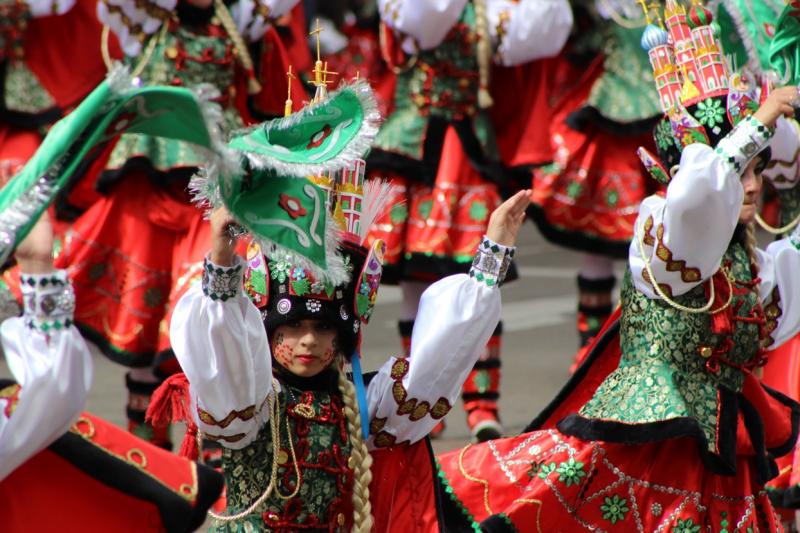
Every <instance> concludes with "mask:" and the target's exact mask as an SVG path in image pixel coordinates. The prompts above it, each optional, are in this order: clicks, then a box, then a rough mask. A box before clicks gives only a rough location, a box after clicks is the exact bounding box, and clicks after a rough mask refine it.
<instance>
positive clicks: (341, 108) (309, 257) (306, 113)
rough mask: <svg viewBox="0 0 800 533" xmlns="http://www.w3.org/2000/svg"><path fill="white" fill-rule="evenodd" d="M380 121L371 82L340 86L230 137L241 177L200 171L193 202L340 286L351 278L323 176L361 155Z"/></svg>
mask: <svg viewBox="0 0 800 533" xmlns="http://www.w3.org/2000/svg"><path fill="white" fill-rule="evenodd" d="M380 121H381V117H380V113H379V112H378V110H377V104H376V101H375V97H374V94H373V92H372V89H371V88H370V86H369V84H367V83H366V82H364V81H359V82H355V83H352V84H348V85H344V86H343V87H341V88H340V89H338V90H337V91H335V92H332V93H331V94H330V96H329V97H328V98H326V99H325V100H323V101H321V102H318V103H312V104H309V105H308V106H306V107H305V108H303V109H302V110H300V111H298V112H297V113H294V114H292V115H290V116H288V117H284V118H281V119H276V120H271V121H268V122H265V123H263V124H259V125H257V126H253V127H250V128H247V129H245V130H242V131H239V132H235V133H234V134H233V136H232V138H231V140H230V142H229V143H228V148H229V149H231V150H233V151H234V152H236V153H238V154H239V156H240V158H241V171H240V172H235V173H224V172H219V171H218V169H217V168H216V167H215V166H214V165H209V166H207V167H205V168H203V169H201V171H200V173H199V174H198V175H197V176H195V177H194V178H193V179H192V185H191V187H192V189H193V194H194V197H195V199H196V200H197V201H199V202H200V203H202V204H205V205H206V207H208V208H211V209H213V208H216V207H219V206H223V205H224V206H225V207H226V208H227V209H228V211H229V212H230V213H231V215H233V217H234V218H235V219H236V221H237V222H238V223H239V224H240V225H241V226H242V227H243V228H244V229H245V230H247V232H248V233H250V234H251V235H252V236H253V239H254V240H255V241H256V242H257V243H258V245H259V246H260V247H261V249H262V250H263V252H264V253H265V254H267V255H269V256H272V255H276V254H278V255H281V256H283V257H286V258H287V259H288V260H289V262H291V263H292V264H294V265H296V266H301V267H303V268H308V269H310V270H311V271H312V272H313V273H314V275H315V276H316V277H317V278H319V279H323V280H325V281H328V282H331V283H333V284H340V283H342V282H343V281H345V280H346V279H347V278H348V272H347V270H346V268H345V265H344V262H343V260H342V257H341V255H340V254H339V252H338V250H337V248H338V242H339V240H340V233H341V231H342V226H341V224H340V223H337V221H335V220H334V218H335V216H334V215H332V214H331V213H330V212H329V209H328V207H329V206H330V203H331V189H330V187H327V186H326V185H325V183H326V181H327V178H326V177H328V176H332V175H333V174H334V173H336V172H339V171H343V170H345V169H348V168H350V167H351V166H352V165H353V164H354V161H356V160H359V159H361V158H362V157H363V156H364V154H365V153H366V152H367V150H369V147H370V146H371V144H372V141H373V139H374V138H375V135H376V134H377V132H378V128H379V126H380Z"/></svg>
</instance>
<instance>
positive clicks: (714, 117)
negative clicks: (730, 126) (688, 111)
mask: <svg viewBox="0 0 800 533" xmlns="http://www.w3.org/2000/svg"><path fill="white" fill-rule="evenodd" d="M694 116H695V117H697V120H699V121H700V124H702V125H703V126H707V127H709V128H714V127H715V126H718V125H720V124H722V121H723V120H725V109H724V108H723V107H722V102H721V101H720V100H717V99H715V98H707V99H705V100H700V102H698V104H697V111H695V113H694Z"/></svg>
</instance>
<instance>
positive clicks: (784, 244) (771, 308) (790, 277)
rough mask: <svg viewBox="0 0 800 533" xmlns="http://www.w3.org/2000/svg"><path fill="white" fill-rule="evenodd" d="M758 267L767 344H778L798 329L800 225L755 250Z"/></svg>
mask: <svg viewBox="0 0 800 533" xmlns="http://www.w3.org/2000/svg"><path fill="white" fill-rule="evenodd" d="M758 268H759V270H758V276H759V277H760V278H761V285H760V286H759V291H760V296H761V300H762V302H763V308H764V318H765V319H766V331H767V333H768V335H769V339H768V345H769V346H770V347H772V348H777V347H778V346H780V345H781V344H783V343H784V342H786V341H787V340H789V339H791V338H792V337H794V336H795V335H796V334H797V333H798V332H800V276H799V275H798V274H800V228H795V230H794V232H793V233H792V235H791V236H789V237H786V238H785V239H781V240H779V241H775V242H773V243H770V245H769V246H767V249H766V251H762V250H758Z"/></svg>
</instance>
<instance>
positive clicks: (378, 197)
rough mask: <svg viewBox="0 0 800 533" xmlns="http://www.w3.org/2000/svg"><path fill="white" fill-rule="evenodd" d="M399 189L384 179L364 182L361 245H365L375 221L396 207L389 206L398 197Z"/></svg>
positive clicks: (360, 231)
mask: <svg viewBox="0 0 800 533" xmlns="http://www.w3.org/2000/svg"><path fill="white" fill-rule="evenodd" d="M399 188H400V187H398V186H397V185H392V184H391V182H389V181H386V180H382V179H369V180H365V181H364V200H363V202H362V203H361V206H362V207H361V226H360V229H359V237H360V239H361V242H360V244H364V241H365V240H366V239H367V234H368V233H369V230H370V228H372V225H373V224H374V223H375V221H376V220H378V218H380V216H381V215H383V214H384V213H385V212H386V211H387V210H389V209H391V208H392V207H394V205H389V202H390V201H391V200H392V199H393V198H395V197H396V196H397V193H398V189H399ZM396 203H400V202H396Z"/></svg>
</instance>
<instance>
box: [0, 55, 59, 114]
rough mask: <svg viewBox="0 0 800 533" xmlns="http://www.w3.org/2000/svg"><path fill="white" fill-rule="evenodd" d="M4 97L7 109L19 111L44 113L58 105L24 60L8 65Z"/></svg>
mask: <svg viewBox="0 0 800 533" xmlns="http://www.w3.org/2000/svg"><path fill="white" fill-rule="evenodd" d="M3 98H4V100H5V107H6V109H8V110H9V111H16V112H19V113H31V114H37V113H43V112H44V111H47V110H48V109H51V108H53V107H55V105H56V102H55V100H53V97H52V96H50V94H49V93H48V92H47V91H46V90H45V89H44V87H42V84H41V82H39V79H38V78H37V77H36V75H35V74H34V73H33V72H31V70H30V69H29V68H28V67H27V66H26V65H25V64H24V63H22V62H11V63H9V64H8V66H7V67H6V77H5V85H4V87H3Z"/></svg>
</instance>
